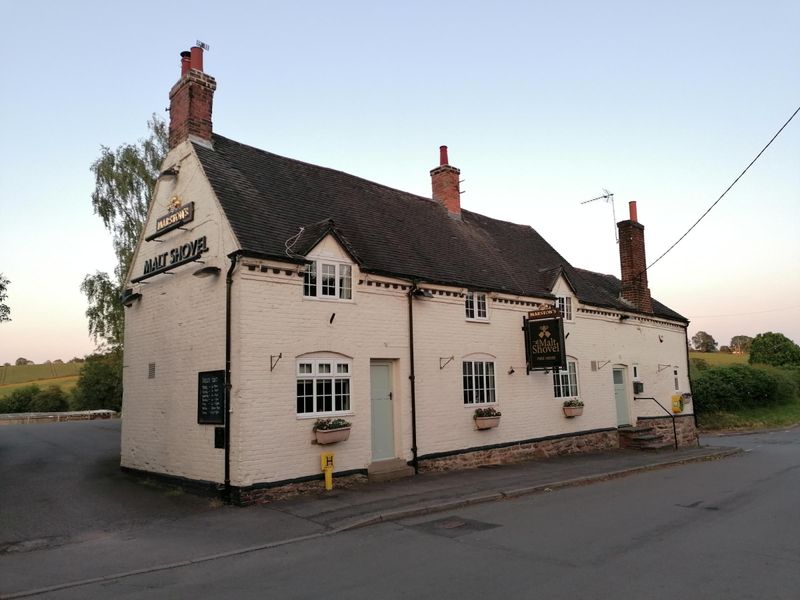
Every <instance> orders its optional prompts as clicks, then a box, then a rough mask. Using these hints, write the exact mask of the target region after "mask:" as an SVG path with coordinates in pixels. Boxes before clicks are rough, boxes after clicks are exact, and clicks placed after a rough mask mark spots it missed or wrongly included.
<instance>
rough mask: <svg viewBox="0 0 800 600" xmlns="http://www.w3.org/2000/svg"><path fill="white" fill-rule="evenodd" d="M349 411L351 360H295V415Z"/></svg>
mask: <svg viewBox="0 0 800 600" xmlns="http://www.w3.org/2000/svg"><path fill="white" fill-rule="evenodd" d="M348 410H350V361H349V360H344V359H329V358H325V359H301V360H298V361H297V414H298V415H308V416H314V415H325V414H329V413H337V412H345V411H348Z"/></svg>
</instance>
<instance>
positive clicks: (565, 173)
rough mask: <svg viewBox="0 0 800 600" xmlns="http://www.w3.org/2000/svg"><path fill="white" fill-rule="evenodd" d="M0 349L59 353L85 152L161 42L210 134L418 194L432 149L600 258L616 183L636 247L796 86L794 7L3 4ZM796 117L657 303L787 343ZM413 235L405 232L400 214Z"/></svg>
mask: <svg viewBox="0 0 800 600" xmlns="http://www.w3.org/2000/svg"><path fill="white" fill-rule="evenodd" d="M0 8H2V14H3V19H2V23H0V30H1V31H2V35H0V53H2V58H3V75H2V83H0V92H2V93H0V126H1V127H2V144H0V272H1V273H4V274H5V276H6V277H7V278H8V279H10V280H11V285H10V286H9V289H8V292H9V298H8V300H7V302H8V303H9V305H10V307H11V311H12V314H11V316H12V319H13V321H12V322H11V323H4V324H0V363H3V362H6V361H9V362H13V361H14V360H15V359H16V358H17V357H19V356H24V357H26V358H29V359H32V360H35V361H36V362H41V361H44V360H47V359H51V360H53V359H57V358H62V359H64V360H67V359H69V358H71V357H73V356H82V355H84V354H86V353H89V352H91V351H92V350H93V348H94V343H93V342H92V340H91V339H90V338H89V337H88V335H87V329H86V319H85V316H84V312H85V310H86V301H85V299H84V297H83V296H82V294H81V292H80V289H79V287H80V283H81V281H82V279H83V276H84V275H85V274H87V273H91V272H94V271H96V270H108V271H110V270H111V269H113V265H114V259H113V253H112V250H111V243H110V236H109V234H108V233H107V232H106V231H105V230H104V228H103V227H102V224H101V222H100V220H99V219H98V218H97V217H96V216H94V215H93V214H92V207H91V201H90V195H91V192H92V189H93V181H92V176H91V173H90V171H89V166H90V165H91V163H92V162H93V161H94V160H95V159H96V158H97V157H98V155H99V151H100V146H101V145H106V146H110V147H112V148H114V147H116V146H117V145H119V144H121V143H124V142H133V141H135V140H137V139H138V138H140V137H143V136H144V135H145V134H146V121H147V119H148V118H149V117H150V115H151V114H152V113H154V112H155V113H157V114H159V115H160V116H162V117H164V118H166V116H167V115H166V113H165V112H164V108H165V107H166V106H167V104H168V98H167V94H168V92H169V89H170V87H171V86H172V85H173V84H174V83H175V82H176V81H177V79H178V76H179V52H180V51H181V50H185V49H188V48H189V47H190V46H191V45H192V44H193V43H194V42H195V40H197V39H200V40H203V41H204V42H207V43H208V44H210V45H211V51H210V52H208V53H206V56H205V70H206V72H208V73H209V74H211V75H213V76H214V77H216V79H217V83H218V89H217V93H216V96H215V99H214V116H213V120H214V129H215V131H216V132H218V133H220V134H222V135H225V136H227V137H231V138H233V139H236V140H238V141H240V142H243V143H247V144H250V145H253V146H257V147H260V148H264V149H266V150H270V151H272V152H276V153H278V154H283V155H285V156H290V157H293V158H297V159H300V160H304V161H308V162H312V163H316V164H320V165H324V166H329V167H333V168H336V169H341V170H344V171H347V172H349V173H353V174H356V175H359V176H361V177H365V178H367V179H371V180H374V181H378V182H381V183H384V184H387V185H390V186H392V187H396V188H400V189H404V190H408V191H411V192H414V193H418V194H422V195H427V196H429V195H430V177H429V175H428V172H429V170H430V169H431V168H433V167H434V166H436V164H437V161H438V147H439V145H441V144H446V145H448V146H449V148H450V162H451V164H453V165H454V166H457V167H459V168H460V169H461V174H462V178H463V179H464V182H463V183H462V190H464V192H465V193H464V194H463V195H462V206H464V207H465V208H467V209H469V210H473V211H477V212H481V213H483V214H486V215H489V216H492V217H495V218H499V219H505V220H509V221H514V222H517V223H525V224H530V225H532V226H533V227H534V228H535V229H537V231H539V232H540V233H541V234H542V235H543V236H544V237H545V239H547V240H548V241H549V242H550V243H551V244H552V245H553V246H555V248H556V249H557V250H558V251H559V252H561V254H562V255H564V256H565V258H567V260H569V261H570V262H571V263H572V264H573V265H575V266H578V267H582V268H587V269H592V270H595V271H600V272H603V273H612V274H615V275H617V276H618V275H619V258H618V254H617V247H616V244H615V241H614V228H613V220H612V212H611V211H612V208H611V205H610V204H607V203H605V202H603V201H598V202H594V203H591V204H587V205H581V204H580V203H581V201H583V200H588V199H590V198H593V197H595V196H598V195H600V194H601V193H602V190H603V188H607V189H609V190H610V191H612V192H613V193H614V194H615V206H616V215H617V219H618V220H621V219H623V218H627V205H628V201H630V200H636V201H638V209H639V220H640V222H642V223H643V224H644V225H645V227H646V230H645V238H646V243H647V253H648V259H649V260H650V261H652V260H654V259H655V258H656V257H658V255H660V254H661V253H662V252H663V251H664V250H666V248H667V247H669V245H670V244H672V243H673V242H674V241H675V240H676V239H677V238H678V237H680V235H681V234H683V233H684V231H685V230H686V229H688V227H689V226H690V225H691V224H692V223H693V222H694V221H695V220H696V219H697V218H698V217H699V216H700V214H702V212H703V211H705V210H706V208H707V207H708V206H710V205H711V203H712V202H713V201H714V200H716V198H717V197H718V196H719V195H720V194H721V193H722V191H723V190H724V189H725V188H726V187H727V186H728V185H729V184H730V183H731V181H733V179H734V178H735V177H736V176H737V175H738V174H739V172H740V171H741V170H742V169H743V168H744V167H745V166H746V165H747V164H748V163H749V162H750V160H751V159H752V158H753V157H754V156H755V155H756V153H757V152H758V151H759V150H760V149H761V148H762V147H763V146H764V144H766V142H767V141H768V140H769V139H770V137H772V135H773V134H774V133H775V132H776V131H777V129H778V128H779V127H780V125H781V124H783V122H784V121H785V120H786V119H787V118H788V117H789V116H790V115H791V114H792V112H793V111H794V110H795V108H796V107H797V106H798V105H800V68H799V67H798V62H797V59H798V56H800V36H798V34H797V24H798V23H800V3H798V2H797V1H796V0H787V1H784V2H778V1H775V2H772V1H769V0H766V1H761V2H752V1H750V2H699V1H691V2H680V1H679V2H675V1H670V2H633V1H631V2H603V3H597V2H571V3H556V2H503V1H497V2H478V1H475V2H469V1H464V0H460V1H453V2H444V1H442V2H430V1H428V2H416V1H403V2H388V1H387V2H380V1H374V0H373V1H363V2H348V1H345V0H340V1H337V2H327V1H318V2H269V1H264V2H251V3H244V2H225V3H221V2H203V1H200V0H197V1H191V0H189V1H187V2H181V3H164V2H146V1H137V2H131V3H116V2H107V1H102V2H81V1H73V2H60V1H55V0H54V1H53V2H41V1H36V0H26V2H11V1H8V0H2V2H0ZM799 230H800V116H798V117H796V118H795V120H794V121H793V122H792V123H791V124H790V125H789V127H787V128H786V130H785V131H784V132H783V134H782V135H781V136H780V137H779V138H778V139H777V140H776V142H775V143H774V144H773V145H772V146H771V147H770V149H769V150H767V152H766V153H765V154H764V156H763V157H762V158H761V159H760V160H759V162H757V163H756V165H755V166H754V167H753V168H752V169H751V171H750V172H749V173H748V174H747V175H746V176H745V177H744V178H743V179H742V180H741V181H740V182H739V184H738V185H737V186H736V187H734V189H733V190H732V191H731V192H730V193H729V194H728V195H727V196H726V197H725V198H724V199H723V200H722V202H720V203H719V204H718V205H717V207H716V208H715V209H714V210H713V211H711V213H710V214H709V216H708V217H706V219H705V220H704V221H703V222H702V223H701V224H700V225H699V226H698V227H697V228H696V229H695V230H694V231H693V232H692V233H691V234H689V236H688V237H687V238H686V239H685V240H684V241H683V242H682V243H681V244H680V245H678V246H677V248H676V249H675V250H673V251H672V252H671V253H670V254H668V255H667V257H666V258H664V259H663V260H662V261H661V262H660V263H659V264H657V265H656V266H654V267H653V268H652V269H651V270H650V272H649V281H650V288H651V290H652V292H653V295H654V297H656V298H658V299H659V300H661V301H662V302H664V303H665V304H667V305H668V306H670V307H671V308H673V309H675V310H677V311H678V312H680V313H682V314H683V315H685V316H687V317H689V318H690V319H691V321H692V323H691V325H690V328H689V334H690V335H692V334H693V333H695V332H697V331H698V330H700V329H702V330H705V331H707V332H709V333H711V335H713V336H714V337H715V339H716V340H717V341H718V342H720V343H721V344H727V343H728V342H729V341H730V338H731V337H732V336H733V335H737V334H745V335H755V334H756V333H759V332H763V331H769V330H772V331H780V332H783V333H785V334H786V335H788V336H789V337H790V338H792V339H794V340H795V341H797V342H800V268H799V267H798V265H800V234H798V231H799ZM410 235H413V233H410Z"/></svg>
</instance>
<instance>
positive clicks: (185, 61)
mask: <svg viewBox="0 0 800 600" xmlns="http://www.w3.org/2000/svg"><path fill="white" fill-rule="evenodd" d="M191 55H192V53H191V52H189V51H188V50H184V51H183V52H181V77H183V76H184V75H186V73H188V72H189V57H190V56H191Z"/></svg>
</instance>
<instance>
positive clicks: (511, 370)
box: [508, 367, 514, 375]
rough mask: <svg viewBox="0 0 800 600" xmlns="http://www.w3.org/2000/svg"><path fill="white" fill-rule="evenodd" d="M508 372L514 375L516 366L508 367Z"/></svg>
mask: <svg viewBox="0 0 800 600" xmlns="http://www.w3.org/2000/svg"><path fill="white" fill-rule="evenodd" d="M508 374H509V375H513V374H514V367H510V368H509V369H508Z"/></svg>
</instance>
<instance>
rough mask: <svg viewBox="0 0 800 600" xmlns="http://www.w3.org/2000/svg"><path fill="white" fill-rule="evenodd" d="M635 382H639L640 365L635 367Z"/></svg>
mask: <svg viewBox="0 0 800 600" xmlns="http://www.w3.org/2000/svg"><path fill="white" fill-rule="evenodd" d="M633 380H634V381H639V365H633Z"/></svg>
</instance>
